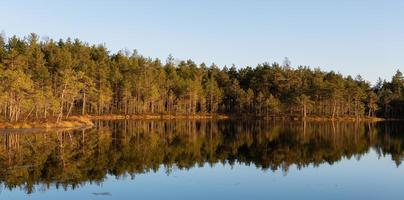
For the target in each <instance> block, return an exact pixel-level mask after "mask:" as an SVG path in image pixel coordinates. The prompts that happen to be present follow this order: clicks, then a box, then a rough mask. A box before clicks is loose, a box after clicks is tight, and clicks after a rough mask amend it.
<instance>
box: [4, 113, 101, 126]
mask: <svg viewBox="0 0 404 200" xmlns="http://www.w3.org/2000/svg"><path fill="white" fill-rule="evenodd" d="M92 126H94V124H93V122H92V121H91V119H90V118H88V117H86V116H72V117H68V118H65V119H63V120H61V121H59V122H57V120H56V119H48V120H41V121H27V122H16V123H10V122H0V129H31V128H39V129H57V128H82V127H83V128H84V127H92Z"/></svg>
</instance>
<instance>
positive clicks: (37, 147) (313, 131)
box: [0, 121, 404, 193]
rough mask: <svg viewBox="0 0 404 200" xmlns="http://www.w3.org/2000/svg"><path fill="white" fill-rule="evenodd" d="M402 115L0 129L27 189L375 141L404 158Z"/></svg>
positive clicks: (348, 148) (260, 163)
mask: <svg viewBox="0 0 404 200" xmlns="http://www.w3.org/2000/svg"><path fill="white" fill-rule="evenodd" d="M403 130H404V125H402V124H400V123H379V124H365V123H302V122H294V123H286V122H276V123H275V122H267V121H243V122H241V121H99V122H97V127H96V128H93V129H88V130H79V131H57V132H42V133H41V132H39V133H38V132H36V133H31V132H22V133H21V132H15V131H14V132H7V131H3V133H2V134H1V136H0V182H1V184H3V185H4V187H6V188H8V189H13V188H16V187H21V188H23V189H24V190H25V192H27V193H32V192H35V191H34V190H35V189H34V188H38V187H35V186H36V185H40V186H41V188H42V189H41V190H47V189H48V188H50V187H51V186H56V187H58V188H59V187H63V188H68V187H69V188H72V189H74V188H76V187H80V186H82V185H84V184H86V183H92V184H99V183H102V182H103V180H104V179H105V177H106V176H107V175H114V176H126V175H130V176H131V177H132V178H134V177H135V176H136V175H137V174H140V173H145V172H149V171H157V170H158V169H159V168H160V167H161V166H164V168H165V169H166V171H167V173H170V171H171V170H172V169H175V168H179V169H189V168H192V167H195V166H203V165H205V164H206V163H209V164H212V165H213V164H216V163H229V164H230V165H233V164H235V163H237V162H240V163H243V164H247V165H255V166H256V167H257V168H259V169H263V170H267V169H270V170H274V171H275V170H283V171H284V172H285V173H287V171H288V169H289V167H290V166H291V165H296V166H297V167H298V168H303V167H306V166H308V165H313V166H318V165H319V164H322V163H329V164H333V163H335V162H337V161H339V160H341V159H342V158H351V157H353V156H354V157H357V158H358V159H359V158H360V157H361V156H362V155H365V154H366V153H367V152H369V150H370V149H371V148H373V149H374V150H375V151H376V152H377V153H378V154H379V155H380V156H383V155H386V154H388V155H391V156H392V159H393V162H392V165H394V164H395V165H400V164H401V161H402V159H403V156H404V155H403V149H402V148H403V145H404V143H403V141H404V138H403V134H401V133H402V132H403Z"/></svg>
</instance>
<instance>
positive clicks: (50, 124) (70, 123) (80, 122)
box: [0, 114, 402, 129]
mask: <svg viewBox="0 0 404 200" xmlns="http://www.w3.org/2000/svg"><path fill="white" fill-rule="evenodd" d="M203 119H212V120H223V119H233V120H276V121H307V122H370V123H373V122H380V121H402V119H384V118H377V117H362V118H356V117H335V118H332V117H319V116H308V117H305V118H303V117H300V116H255V115H242V114H240V115H225V114H191V115H185V114H178V115H175V114H139V115H115V114H109V115H85V116H71V117H68V118H65V119H63V120H62V121H59V122H57V121H56V119H47V120H40V121H31V122H29V121H27V122H17V123H10V122H0V129H31V128H39V129H57V128H84V127H93V126H94V124H93V122H92V121H94V120H203Z"/></svg>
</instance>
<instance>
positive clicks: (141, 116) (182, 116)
mask: <svg viewBox="0 0 404 200" xmlns="http://www.w3.org/2000/svg"><path fill="white" fill-rule="evenodd" d="M88 117H89V118H90V119H92V120H124V119H134V120H136V119H167V120H169V119H242V120H243V119H245V120H255V119H264V120H288V121H303V120H304V121H309V122H328V121H336V122H356V121H359V122H380V121H397V120H399V119H384V118H377V117H362V118H356V117H335V118H332V117H318V116H309V117H306V118H303V117H293V116H259V115H243V114H240V115H226V114H191V115H185V114H180V115H170V114H139V115H115V114H111V115H93V116H88Z"/></svg>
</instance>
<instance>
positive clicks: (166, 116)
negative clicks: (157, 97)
mask: <svg viewBox="0 0 404 200" xmlns="http://www.w3.org/2000/svg"><path fill="white" fill-rule="evenodd" d="M88 117H89V118H90V119H92V120H123V119H134V120H136V119H229V118H230V116H228V115H210V114H193V115H170V114H161V115H158V114H157V115H156V114H142V115H92V116H88Z"/></svg>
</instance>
